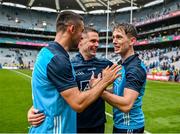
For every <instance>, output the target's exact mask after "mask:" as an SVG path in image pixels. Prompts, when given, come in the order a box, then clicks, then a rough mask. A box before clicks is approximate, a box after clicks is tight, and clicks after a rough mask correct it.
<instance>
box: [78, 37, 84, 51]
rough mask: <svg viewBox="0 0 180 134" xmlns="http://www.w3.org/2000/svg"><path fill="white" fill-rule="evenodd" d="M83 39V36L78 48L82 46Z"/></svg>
mask: <svg viewBox="0 0 180 134" xmlns="http://www.w3.org/2000/svg"><path fill="white" fill-rule="evenodd" d="M82 40H83V37H81V40H80V41H79V44H78V48H79V47H81V45H82Z"/></svg>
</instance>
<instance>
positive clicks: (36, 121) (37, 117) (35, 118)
mask: <svg viewBox="0 0 180 134" xmlns="http://www.w3.org/2000/svg"><path fill="white" fill-rule="evenodd" d="M27 118H28V122H29V124H31V125H32V126H34V127H37V126H39V125H40V124H41V123H42V122H43V121H44V119H45V115H44V114H43V113H38V110H37V109H34V107H33V106H32V107H31V108H30V109H29V111H28V115H27Z"/></svg>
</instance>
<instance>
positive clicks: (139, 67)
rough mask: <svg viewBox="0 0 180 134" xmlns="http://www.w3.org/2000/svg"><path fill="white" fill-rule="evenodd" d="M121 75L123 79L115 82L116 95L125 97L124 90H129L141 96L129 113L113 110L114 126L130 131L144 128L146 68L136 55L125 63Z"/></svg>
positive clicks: (120, 78)
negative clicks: (143, 104) (143, 101)
mask: <svg viewBox="0 0 180 134" xmlns="http://www.w3.org/2000/svg"><path fill="white" fill-rule="evenodd" d="M121 74H122V75H121V77H119V78H117V79H116V80H115V82H114V85H113V86H114V90H113V91H114V94H116V95H118V96H123V93H124V89H125V88H129V89H132V90H135V91H137V92H138V93H139V96H138V97H137V99H136V100H135V102H134V105H133V107H132V108H131V110H130V111H129V112H128V113H124V112H122V111H121V110H119V109H118V108H115V107H114V108H113V114H114V117H113V118H114V126H115V127H116V128H119V129H128V130H131V129H138V128H142V127H144V114H143V111H142V108H141V106H142V98H143V95H144V91H145V84H146V67H145V65H144V64H143V63H142V61H141V60H140V59H139V58H138V55H136V54H135V55H132V56H130V57H128V58H127V59H126V60H125V61H124V63H123V64H122V70H121Z"/></svg>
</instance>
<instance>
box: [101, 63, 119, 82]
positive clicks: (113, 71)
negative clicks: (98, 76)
mask: <svg viewBox="0 0 180 134" xmlns="http://www.w3.org/2000/svg"><path fill="white" fill-rule="evenodd" d="M120 69H121V67H120V66H118V65H117V64H113V65H112V66H111V67H109V66H108V67H106V68H105V69H104V70H103V72H102V80H103V81H104V82H105V83H108V84H111V83H112V82H113V81H114V80H115V79H116V78H118V77H119V76H120V74H118V72H119V71H120Z"/></svg>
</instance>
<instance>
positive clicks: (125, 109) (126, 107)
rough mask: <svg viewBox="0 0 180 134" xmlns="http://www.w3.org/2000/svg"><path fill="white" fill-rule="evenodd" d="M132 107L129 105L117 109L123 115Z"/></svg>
mask: <svg viewBox="0 0 180 134" xmlns="http://www.w3.org/2000/svg"><path fill="white" fill-rule="evenodd" d="M131 108H132V106H131V105H126V106H123V107H119V109H120V110H121V111H122V112H124V113H128V112H129V111H130V110H131Z"/></svg>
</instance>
